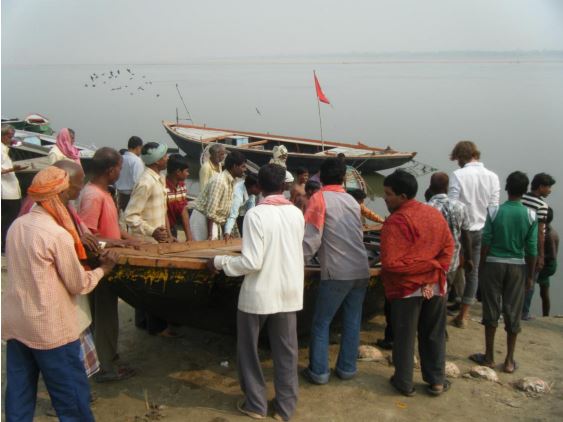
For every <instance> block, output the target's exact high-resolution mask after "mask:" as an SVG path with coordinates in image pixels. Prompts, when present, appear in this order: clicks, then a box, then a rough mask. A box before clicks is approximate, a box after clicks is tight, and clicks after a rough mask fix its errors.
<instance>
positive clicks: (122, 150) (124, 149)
mask: <svg viewBox="0 0 563 422" xmlns="http://www.w3.org/2000/svg"><path fill="white" fill-rule="evenodd" d="M126 152H127V148H121V149H120V150H119V153H120V154H121V155H123V154H125V153H126Z"/></svg>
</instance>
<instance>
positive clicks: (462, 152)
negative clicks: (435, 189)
mask: <svg viewBox="0 0 563 422" xmlns="http://www.w3.org/2000/svg"><path fill="white" fill-rule="evenodd" d="M480 157H481V153H480V152H479V150H478V149H477V146H476V145H475V144H474V143H473V142H471V141H460V142H458V143H457V144H456V146H455V147H454V149H453V150H452V153H451V154H450V160H452V161H457V163H458V165H459V167H460V168H459V169H457V170H455V171H454V172H453V173H452V175H451V177H450V185H449V188H448V197H449V198H451V199H457V200H459V201H461V202H462V203H463V204H465V206H466V208H467V212H468V215H469V237H470V239H471V246H472V247H471V249H472V251H471V260H472V261H473V270H471V271H467V270H466V273H465V289H464V292H463V297H462V300H461V308H460V311H459V314H458V315H457V316H456V317H455V318H454V320H453V321H452V323H453V325H454V326H456V327H458V328H465V327H466V326H467V320H468V319H469V308H470V307H471V305H473V303H475V295H476V293H477V287H478V274H479V260H480V258H481V235H482V232H483V227H484V226H485V220H486V219H487V208H488V207H491V206H498V204H499V195H500V183H499V179H498V176H497V175H496V174H495V173H493V172H492V171H490V170H487V169H486V168H485V166H484V165H483V163H481V162H480V161H479V158H480Z"/></svg>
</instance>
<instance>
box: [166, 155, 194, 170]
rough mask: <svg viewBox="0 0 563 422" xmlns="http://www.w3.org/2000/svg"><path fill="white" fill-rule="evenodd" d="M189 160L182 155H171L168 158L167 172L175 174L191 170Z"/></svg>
mask: <svg viewBox="0 0 563 422" xmlns="http://www.w3.org/2000/svg"><path fill="white" fill-rule="evenodd" d="M189 167H190V166H189V165H188V159H187V158H186V157H184V156H182V155H180V154H171V155H169V156H168V163H166V172H167V173H168V174H174V173H176V171H177V170H185V169H187V168H189Z"/></svg>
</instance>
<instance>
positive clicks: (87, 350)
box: [80, 328, 100, 377]
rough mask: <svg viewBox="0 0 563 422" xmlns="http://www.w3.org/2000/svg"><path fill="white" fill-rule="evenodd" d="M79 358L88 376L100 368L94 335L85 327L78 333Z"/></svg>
mask: <svg viewBox="0 0 563 422" xmlns="http://www.w3.org/2000/svg"><path fill="white" fill-rule="evenodd" d="M80 360H81V361H82V363H83V364H84V370H85V371H86V375H87V376H88V377H91V376H92V375H94V374H95V373H96V372H98V371H99V370H100V361H99V360H98V353H96V346H95V344H94V336H93V335H92V331H91V330H90V328H87V329H86V330H84V332H83V333H82V334H80Z"/></svg>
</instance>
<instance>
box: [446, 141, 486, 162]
mask: <svg viewBox="0 0 563 422" xmlns="http://www.w3.org/2000/svg"><path fill="white" fill-rule="evenodd" d="M480 157H481V152H479V150H478V149H477V145H475V144H474V143H473V142H471V141H459V142H458V143H457V144H456V145H455V147H454V149H453V150H452V152H451V153H450V160H463V161H465V162H469V161H471V160H472V159H473V158H475V159H476V160H478V159H479V158H480Z"/></svg>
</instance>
